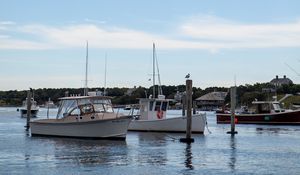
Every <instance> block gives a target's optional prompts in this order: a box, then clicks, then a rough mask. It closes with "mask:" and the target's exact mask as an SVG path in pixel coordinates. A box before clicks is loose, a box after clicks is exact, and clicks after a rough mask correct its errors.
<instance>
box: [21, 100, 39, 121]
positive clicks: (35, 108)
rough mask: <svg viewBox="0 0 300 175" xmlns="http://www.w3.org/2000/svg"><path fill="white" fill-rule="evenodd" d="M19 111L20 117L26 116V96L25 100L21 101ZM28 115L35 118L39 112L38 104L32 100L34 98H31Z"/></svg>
mask: <svg viewBox="0 0 300 175" xmlns="http://www.w3.org/2000/svg"><path fill="white" fill-rule="evenodd" d="M19 111H20V113H21V117H22V118H26V117H27V98H26V100H24V101H23V105H22V107H21V108H20V109H19ZM30 111H31V113H30V117H31V118H35V117H37V115H38V112H39V106H38V105H37V103H36V101H35V100H34V98H31V107H30Z"/></svg>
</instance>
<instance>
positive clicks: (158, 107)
mask: <svg viewBox="0 0 300 175" xmlns="http://www.w3.org/2000/svg"><path fill="white" fill-rule="evenodd" d="M160 104H161V102H160V101H157V102H156V104H155V111H159V110H160Z"/></svg>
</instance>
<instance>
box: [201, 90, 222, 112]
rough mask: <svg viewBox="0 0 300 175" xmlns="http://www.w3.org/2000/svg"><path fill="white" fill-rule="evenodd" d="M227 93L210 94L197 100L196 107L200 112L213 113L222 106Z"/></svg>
mask: <svg viewBox="0 0 300 175" xmlns="http://www.w3.org/2000/svg"><path fill="white" fill-rule="evenodd" d="M226 96H227V92H210V93H208V94H205V95H203V96H201V97H199V98H197V99H196V100H195V101H196V105H197V107H198V108H199V109H200V110H201V111H215V110H217V109H218V108H221V107H223V106H224V101H225V97H226Z"/></svg>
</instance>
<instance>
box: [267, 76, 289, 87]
mask: <svg viewBox="0 0 300 175" xmlns="http://www.w3.org/2000/svg"><path fill="white" fill-rule="evenodd" d="M270 83H271V84H272V85H274V86H275V87H280V86H282V85H289V84H293V81H292V80H291V79H289V78H287V77H286V76H285V75H284V76H283V78H279V77H278V75H276V77H275V78H274V79H272V80H271V81H270Z"/></svg>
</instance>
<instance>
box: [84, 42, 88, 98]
mask: <svg viewBox="0 0 300 175" xmlns="http://www.w3.org/2000/svg"><path fill="white" fill-rule="evenodd" d="M88 61H89V43H88V41H86V60H85V84H84V93H83V95H84V96H87V95H88Z"/></svg>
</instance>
